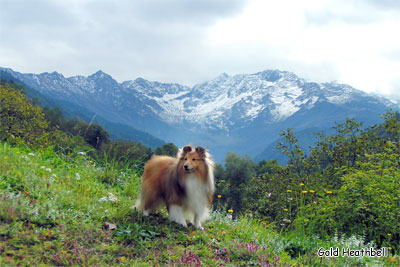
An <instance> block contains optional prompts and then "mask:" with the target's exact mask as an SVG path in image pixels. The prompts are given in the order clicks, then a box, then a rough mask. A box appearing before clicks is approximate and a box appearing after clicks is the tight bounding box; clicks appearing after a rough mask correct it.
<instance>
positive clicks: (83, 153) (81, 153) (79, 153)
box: [78, 151, 86, 156]
mask: <svg viewBox="0 0 400 267" xmlns="http://www.w3.org/2000/svg"><path fill="white" fill-rule="evenodd" d="M78 155H82V156H85V155H86V152H83V151H80V152H78Z"/></svg>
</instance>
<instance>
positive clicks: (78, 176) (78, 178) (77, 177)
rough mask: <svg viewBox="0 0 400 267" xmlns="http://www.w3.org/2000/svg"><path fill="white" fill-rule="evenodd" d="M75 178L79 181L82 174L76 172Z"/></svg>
mask: <svg viewBox="0 0 400 267" xmlns="http://www.w3.org/2000/svg"><path fill="white" fill-rule="evenodd" d="M75 179H76V180H77V181H79V180H80V179H81V176H80V175H79V173H76V174H75Z"/></svg>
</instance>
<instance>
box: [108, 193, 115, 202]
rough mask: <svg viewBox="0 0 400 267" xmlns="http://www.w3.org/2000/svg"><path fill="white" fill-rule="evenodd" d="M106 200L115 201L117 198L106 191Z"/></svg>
mask: <svg viewBox="0 0 400 267" xmlns="http://www.w3.org/2000/svg"><path fill="white" fill-rule="evenodd" d="M108 201H110V202H117V198H116V197H115V196H114V195H113V194H112V193H108Z"/></svg>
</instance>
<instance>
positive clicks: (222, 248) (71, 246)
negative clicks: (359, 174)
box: [0, 143, 400, 266]
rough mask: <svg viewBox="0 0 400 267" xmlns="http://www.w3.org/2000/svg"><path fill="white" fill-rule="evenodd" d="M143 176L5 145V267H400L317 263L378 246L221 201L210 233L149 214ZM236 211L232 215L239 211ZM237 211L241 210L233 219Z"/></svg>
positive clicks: (80, 157) (381, 261)
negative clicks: (291, 225) (277, 222)
mask: <svg viewBox="0 0 400 267" xmlns="http://www.w3.org/2000/svg"><path fill="white" fill-rule="evenodd" d="M139 183H140V175H139V174H138V172H137V171H136V170H135V169H134V168H133V169H126V168H125V169H118V168H115V167H114V166H113V165H112V164H111V163H109V164H107V163H106V164H104V165H103V166H98V164H97V163H95V162H93V161H92V160H90V159H88V158H86V156H85V154H84V153H79V151H76V152H74V153H69V154H68V155H64V154H62V153H55V152H53V151H52V149H47V150H44V151H31V150H29V149H27V148H25V147H23V146H19V147H13V146H10V145H8V144H7V143H0V200H1V201H0V266H16V265H19V266H32V265H75V266H81V265H92V266H93V265H97V266H108V265H121V266H164V265H168V266H200V265H202V266H219V265H220V266H304V265H314V266H344V265H348V266H355V265H357V266H363V265H366V264H368V265H371V266H379V265H382V266H384V265H387V266H390V265H392V266H398V265H399V264H400V259H399V256H393V255H391V256H388V257H382V258H376V257H375V258H369V257H355V258H353V257H338V258H335V257H330V258H325V257H318V255H317V251H318V249H319V248H321V247H323V248H326V249H328V248H330V247H340V248H348V247H349V248H352V249H357V248H361V247H363V248H364V247H369V246H372V247H373V246H374V245H373V244H362V241H361V240H357V239H356V238H348V239H333V240H330V241H326V240H325V241H323V240H321V239H319V238H318V237H316V236H307V237H306V236H304V235H303V234H302V233H301V232H277V231H276V230H275V227H274V225H273V224H272V223H271V222H269V221H263V220H259V219H255V218H253V217H252V215H251V214H250V213H248V214H246V215H242V216H237V217H236V218H235V219H232V214H230V213H228V212H227V211H226V210H227V209H228V208H229V207H223V206H222V205H221V203H219V201H221V202H222V200H221V199H220V198H218V197H216V198H215V201H214V206H215V207H219V211H217V212H213V213H212V216H211V219H210V220H209V221H208V222H207V223H206V224H205V230H204V231H198V230H195V229H194V228H192V227H188V228H182V227H180V226H178V225H176V224H174V223H170V222H168V220H167V219H166V218H167V217H166V213H165V211H163V212H160V214H158V215H154V216H150V217H143V216H142V215H141V214H139V213H138V212H136V211H135V210H134V209H133V208H132V205H133V203H134V200H135V198H136V197H137V195H138V189H139ZM233 212H234V211H233ZM233 215H235V214H233Z"/></svg>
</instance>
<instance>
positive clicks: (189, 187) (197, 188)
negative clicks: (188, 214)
mask: <svg viewBox="0 0 400 267" xmlns="http://www.w3.org/2000/svg"><path fill="white" fill-rule="evenodd" d="M185 186H186V199H185V209H187V210H189V211H190V210H191V211H193V212H194V213H197V214H203V213H204V211H205V209H207V203H208V192H209V185H208V184H204V183H203V182H202V181H200V180H199V178H197V177H196V176H195V175H194V174H191V175H189V176H188V177H187V178H186V184H185Z"/></svg>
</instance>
